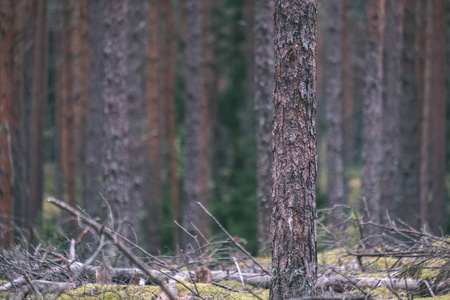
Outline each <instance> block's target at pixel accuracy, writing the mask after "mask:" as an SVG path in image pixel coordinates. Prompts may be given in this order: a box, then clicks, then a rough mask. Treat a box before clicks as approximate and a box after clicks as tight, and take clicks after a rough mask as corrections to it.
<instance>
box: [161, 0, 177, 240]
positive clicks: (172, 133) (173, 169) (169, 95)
mask: <svg viewBox="0 0 450 300" xmlns="http://www.w3.org/2000/svg"><path fill="white" fill-rule="evenodd" d="M162 8H163V10H164V13H165V15H166V18H165V20H166V39H165V47H166V55H164V59H165V65H166V72H165V73H164V76H165V77H164V101H165V103H166V106H165V109H166V113H165V115H166V118H165V119H166V131H167V133H166V139H167V148H168V156H169V184H170V199H171V201H170V204H171V205H170V209H171V217H172V221H179V216H180V201H179V189H178V163H177V152H176V147H175V143H176V127H175V125H176V124H175V95H174V80H175V78H174V67H175V56H176V55H175V43H174V40H175V30H174V18H173V7H172V5H171V2H170V1H164V2H163V7H162ZM178 230H179V228H178V226H177V225H176V224H175V222H172V243H173V247H174V248H175V247H176V246H177V245H178V244H179V242H180V239H179V233H178Z"/></svg>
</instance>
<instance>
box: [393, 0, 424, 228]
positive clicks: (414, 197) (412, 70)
mask: <svg viewBox="0 0 450 300" xmlns="http://www.w3.org/2000/svg"><path fill="white" fill-rule="evenodd" d="M415 3H416V1H415V0H406V3H405V15H404V26H403V27H404V31H403V41H404V47H403V61H402V78H403V85H402V96H401V97H400V98H399V100H400V104H399V105H400V108H401V109H400V114H399V131H400V132H399V143H400V148H399V152H400V153H401V154H402V155H400V156H399V170H398V172H399V196H398V197H399V198H398V206H397V210H396V214H397V216H399V217H400V218H401V219H402V220H404V221H406V223H408V224H410V225H412V226H413V227H415V228H420V225H421V224H420V202H419V165H420V163H419V158H420V155H419V132H418V125H419V116H418V96H417V92H418V88H417V83H418V80H417V71H416V64H415V62H416V56H417V54H416V53H417V47H416V45H415V36H416V34H415V31H416V12H415V11H416V10H415Z"/></svg>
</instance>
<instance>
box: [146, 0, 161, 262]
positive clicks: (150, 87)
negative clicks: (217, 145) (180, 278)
mask: <svg viewBox="0 0 450 300" xmlns="http://www.w3.org/2000/svg"><path fill="white" fill-rule="evenodd" d="M158 16H159V1H157V0H152V1H150V7H149V15H148V24H149V35H148V37H149V38H148V47H147V59H148V63H147V70H146V93H147V96H146V98H147V122H148V134H149V137H148V138H149V140H148V160H149V164H150V197H148V201H147V218H148V234H149V236H148V246H149V250H150V253H154V254H155V253H157V252H158V251H159V250H160V248H159V247H160V245H159V244H160V238H159V224H160V222H159V219H160V215H161V213H160V207H161V182H160V176H161V175H160V173H161V170H160V160H161V138H162V137H161V130H160V128H159V127H160V126H159V124H160V122H159V103H160V101H159V100H160V97H161V91H160V90H159V88H158V87H159V80H160V77H159V76H158V74H159V61H160V58H159V57H158V46H159V44H158V35H159V22H158Z"/></svg>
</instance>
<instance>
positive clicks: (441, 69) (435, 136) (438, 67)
mask: <svg viewBox="0 0 450 300" xmlns="http://www.w3.org/2000/svg"><path fill="white" fill-rule="evenodd" d="M433 6H434V9H433V19H432V22H433V23H432V26H433V42H432V51H433V55H432V61H431V63H432V68H433V70H432V74H431V76H432V78H431V93H432V95H431V98H430V100H429V101H430V102H431V109H430V130H431V135H430V138H431V141H430V145H433V146H432V147H431V149H430V150H431V165H430V167H431V178H432V179H431V191H432V195H433V196H432V201H431V203H430V211H429V215H428V220H429V221H428V223H429V224H430V228H431V230H432V232H433V233H434V234H436V235H440V234H442V233H443V232H445V217H446V188H445V178H446V159H445V156H446V147H445V146H446V133H445V112H446V103H445V101H446V87H445V54H446V53H445V51H446V48H445V39H446V27H445V25H446V23H445V22H446V19H445V1H443V0H434V1H433Z"/></svg>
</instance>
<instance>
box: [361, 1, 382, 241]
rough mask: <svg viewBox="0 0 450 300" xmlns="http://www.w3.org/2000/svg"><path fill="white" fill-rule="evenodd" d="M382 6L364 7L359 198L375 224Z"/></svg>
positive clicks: (372, 3) (377, 214)
mask: <svg viewBox="0 0 450 300" xmlns="http://www.w3.org/2000/svg"><path fill="white" fill-rule="evenodd" d="M384 4H385V1H384V0H368V1H367V7H366V8H367V21H368V30H367V52H366V67H365V69H366V96H365V98H364V103H363V145H362V171H361V173H362V174H361V198H362V199H363V201H364V205H363V207H362V208H363V211H364V218H365V220H366V221H368V220H371V221H374V222H378V221H379V220H380V193H381V191H380V177H381V173H380V172H381V168H380V164H381V162H382V159H381V158H382V152H381V150H382V148H381V138H382V83H383V40H384V36H383V33H384ZM369 232H370V230H368V231H366V233H369Z"/></svg>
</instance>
